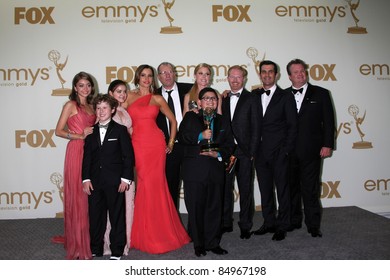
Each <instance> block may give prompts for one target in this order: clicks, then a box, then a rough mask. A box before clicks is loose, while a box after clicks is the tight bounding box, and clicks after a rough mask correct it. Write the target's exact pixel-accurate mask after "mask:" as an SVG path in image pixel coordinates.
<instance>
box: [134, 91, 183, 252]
mask: <svg viewBox="0 0 390 280" xmlns="http://www.w3.org/2000/svg"><path fill="white" fill-rule="evenodd" d="M151 97H152V95H146V96H143V97H140V98H139V99H138V100H136V101H135V102H134V103H133V104H131V105H130V106H129V107H128V109H127V110H128V112H129V114H130V117H131V119H132V122H133V134H132V143H133V148H134V155H135V170H136V174H137V181H136V194H135V202H134V218H133V227H132V231H131V247H132V248H136V249H139V250H141V251H144V252H147V253H151V254H161V253H166V252H168V251H172V250H175V249H178V248H180V247H182V246H183V245H185V244H187V243H189V242H190V238H189V236H188V234H187V232H186V230H185V228H184V226H183V224H182V223H181V221H180V218H179V215H178V213H177V210H176V207H175V205H174V204H173V201H172V198H171V195H170V193H169V190H168V184H167V180H166V176H165V158H166V153H165V148H166V144H165V139H164V135H163V132H162V131H161V130H160V129H159V128H158V126H157V124H156V117H157V114H158V113H159V107H158V106H154V105H150V104H149V103H150V99H151Z"/></svg>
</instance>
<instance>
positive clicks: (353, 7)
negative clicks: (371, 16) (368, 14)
mask: <svg viewBox="0 0 390 280" xmlns="http://www.w3.org/2000/svg"><path fill="white" fill-rule="evenodd" d="M345 1H346V2H347V3H348V6H349V10H350V11H351V15H352V17H353V20H354V21H355V26H352V27H348V31H347V33H351V34H366V33H367V30H366V28H364V27H361V26H359V25H358V22H359V19H358V18H357V17H356V15H355V11H356V9H357V8H358V7H359V4H360V0H358V1H357V3H355V4H353V3H352V0H345Z"/></svg>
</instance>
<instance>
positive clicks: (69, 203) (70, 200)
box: [64, 107, 96, 259]
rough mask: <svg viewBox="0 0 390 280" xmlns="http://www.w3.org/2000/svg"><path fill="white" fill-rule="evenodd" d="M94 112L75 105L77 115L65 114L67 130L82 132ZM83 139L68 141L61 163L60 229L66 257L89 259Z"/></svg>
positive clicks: (92, 121) (94, 117) (90, 122)
mask: <svg viewBox="0 0 390 280" xmlns="http://www.w3.org/2000/svg"><path fill="white" fill-rule="evenodd" d="M95 120H96V116H95V115H89V114H88V113H87V112H85V111H84V110H82V109H81V108H80V107H77V114H76V115H73V116H71V117H69V119H68V122H67V125H68V128H69V131H71V132H74V133H77V134H82V133H83V131H84V128H85V127H88V126H93V125H94V123H95ZM83 155H84V140H70V141H69V143H68V145H67V147H66V154H65V163H64V232H65V244H64V246H65V249H66V258H67V259H91V258H92V254H91V248H90V238H89V220H88V195H87V194H86V193H84V192H83V184H82V180H81V169H82V161H83Z"/></svg>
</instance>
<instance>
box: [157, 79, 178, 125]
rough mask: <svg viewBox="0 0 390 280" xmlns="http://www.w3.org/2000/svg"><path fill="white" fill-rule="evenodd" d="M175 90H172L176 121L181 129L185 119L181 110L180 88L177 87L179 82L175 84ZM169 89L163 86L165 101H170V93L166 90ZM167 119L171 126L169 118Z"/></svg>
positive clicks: (162, 91)
mask: <svg viewBox="0 0 390 280" xmlns="http://www.w3.org/2000/svg"><path fill="white" fill-rule="evenodd" d="M172 89H173V91H172V92H171V97H172V99H173V106H175V116H176V121H177V128H178V129H179V125H180V123H181V121H182V120H183V113H182V111H181V103H180V97H179V90H178V89H177V84H176V83H175V85H174V86H173V88H172ZM166 91H167V90H166V89H165V88H164V87H162V88H161V94H162V96H163V97H164V99H165V101H166V102H168V93H167V92H166ZM166 120H167V125H168V127H169V120H168V118H166Z"/></svg>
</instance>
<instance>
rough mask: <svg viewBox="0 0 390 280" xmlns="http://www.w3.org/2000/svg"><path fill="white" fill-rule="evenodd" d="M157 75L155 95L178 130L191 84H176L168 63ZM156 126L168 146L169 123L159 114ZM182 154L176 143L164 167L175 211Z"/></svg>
mask: <svg viewBox="0 0 390 280" xmlns="http://www.w3.org/2000/svg"><path fill="white" fill-rule="evenodd" d="M157 73H158V79H159V81H160V83H161V87H160V88H158V89H157V93H158V94H160V95H162V96H163V97H164V99H165V100H166V101H167V103H168V105H169V107H170V108H171V110H172V112H173V113H174V115H175V117H176V121H177V127H178V128H179V125H180V123H181V121H182V119H183V113H182V112H183V106H184V104H183V102H184V95H185V94H186V93H187V92H189V91H190V89H191V87H192V84H189V83H178V82H176V71H175V67H174V66H173V65H172V64H171V63H169V62H162V63H161V64H160V65H159V66H158V68H157ZM157 125H158V127H159V128H160V129H161V130H162V131H163V132H164V135H165V140H166V142H167V144H168V141H169V121H168V119H167V118H166V117H165V115H164V114H162V113H161V112H160V113H159V114H158V116H157ZM183 152H184V148H183V146H182V145H181V144H180V143H178V142H177V141H176V142H175V145H174V147H173V150H172V152H171V153H170V154H167V158H166V167H165V174H166V177H167V182H168V187H169V192H170V194H171V196H172V199H173V202H174V203H175V206H176V208H177V209H179V206H180V204H179V195H180V180H181V175H180V173H181V164H182V161H183V155H184V154H183Z"/></svg>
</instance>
